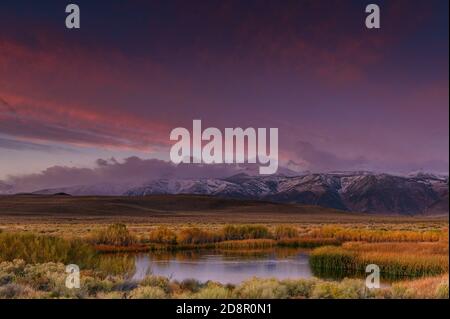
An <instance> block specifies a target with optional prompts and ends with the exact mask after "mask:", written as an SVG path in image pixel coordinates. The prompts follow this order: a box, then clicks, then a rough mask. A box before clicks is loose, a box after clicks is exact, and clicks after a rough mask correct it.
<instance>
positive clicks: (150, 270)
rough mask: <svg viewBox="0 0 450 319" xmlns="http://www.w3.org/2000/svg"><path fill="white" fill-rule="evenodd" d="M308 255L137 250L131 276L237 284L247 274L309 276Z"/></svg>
mask: <svg viewBox="0 0 450 319" xmlns="http://www.w3.org/2000/svg"><path fill="white" fill-rule="evenodd" d="M308 261H309V256H308V253H307V252H305V251H292V250H291V251H289V252H288V253H286V252H285V251H280V250H272V251H270V252H263V253H257V254H239V253H224V252H220V251H199V252H195V253H177V254H164V255H159V254H139V255H136V256H135V271H134V274H133V276H132V280H135V281H140V280H142V279H143V278H144V277H145V276H146V275H148V274H153V275H158V276H165V277H169V278H171V279H172V280H178V281H182V280H185V279H196V280H198V281H200V282H206V281H208V280H212V281H216V282H220V283H223V284H228V283H230V284H237V283H240V282H242V281H244V280H246V279H248V278H251V277H259V278H278V279H286V278H292V279H295V278H297V279H298V278H311V277H312V276H313V274H312V271H311V268H310V266H309V262H308Z"/></svg>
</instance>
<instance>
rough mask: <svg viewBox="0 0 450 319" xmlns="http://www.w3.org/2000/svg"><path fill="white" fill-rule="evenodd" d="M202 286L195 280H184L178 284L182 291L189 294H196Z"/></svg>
mask: <svg viewBox="0 0 450 319" xmlns="http://www.w3.org/2000/svg"><path fill="white" fill-rule="evenodd" d="M203 286H204V285H203V284H202V283H201V282H200V281H198V280H196V279H185V280H183V281H182V282H181V283H180V288H181V289H182V290H188V291H190V292H198V291H199V290H200V289H201V288H202V287H203Z"/></svg>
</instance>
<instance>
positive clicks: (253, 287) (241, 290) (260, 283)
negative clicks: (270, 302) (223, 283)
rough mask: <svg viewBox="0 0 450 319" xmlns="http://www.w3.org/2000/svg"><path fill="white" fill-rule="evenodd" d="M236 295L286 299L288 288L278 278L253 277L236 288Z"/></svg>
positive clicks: (249, 297)
mask: <svg viewBox="0 0 450 319" xmlns="http://www.w3.org/2000/svg"><path fill="white" fill-rule="evenodd" d="M236 295H237V296H239V297H240V298H246V299H284V298H287V297H288V289H287V287H286V286H285V285H282V284H281V283H280V282H279V281H278V280H276V279H259V278H253V279H250V280H246V281H244V282H243V283H241V284H240V285H239V286H238V287H237V288H236Z"/></svg>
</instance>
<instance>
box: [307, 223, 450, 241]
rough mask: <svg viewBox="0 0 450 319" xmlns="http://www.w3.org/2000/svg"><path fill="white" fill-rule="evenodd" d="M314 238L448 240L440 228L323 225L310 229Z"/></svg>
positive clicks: (343, 239) (344, 239) (445, 230)
mask: <svg viewBox="0 0 450 319" xmlns="http://www.w3.org/2000/svg"><path fill="white" fill-rule="evenodd" d="M308 235H309V236H311V237H315V238H334V239H337V240H340V241H342V242H345V241H366V242H436V241H446V240H447V241H448V229H441V230H391V229H359V228H348V227H347V228H344V227H341V226H324V227H321V228H314V229H312V230H311V231H310V232H309V234H308Z"/></svg>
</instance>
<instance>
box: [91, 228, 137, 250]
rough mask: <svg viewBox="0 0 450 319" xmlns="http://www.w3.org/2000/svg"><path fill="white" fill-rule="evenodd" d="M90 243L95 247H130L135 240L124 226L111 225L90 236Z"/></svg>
mask: <svg viewBox="0 0 450 319" xmlns="http://www.w3.org/2000/svg"><path fill="white" fill-rule="evenodd" d="M90 241H91V242H92V243H94V244H96V245H111V246H132V245H133V244H135V243H136V242H137V239H136V236H134V235H132V234H131V233H130V231H129V230H128V228H127V226H126V225H125V224H112V225H110V226H108V227H107V228H105V229H101V230H98V231H97V232H95V233H94V234H93V235H91V238H90Z"/></svg>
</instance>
